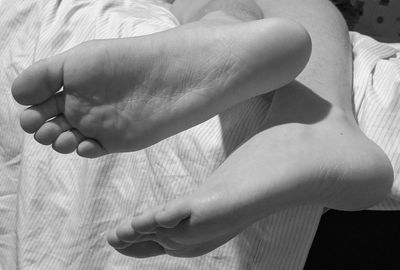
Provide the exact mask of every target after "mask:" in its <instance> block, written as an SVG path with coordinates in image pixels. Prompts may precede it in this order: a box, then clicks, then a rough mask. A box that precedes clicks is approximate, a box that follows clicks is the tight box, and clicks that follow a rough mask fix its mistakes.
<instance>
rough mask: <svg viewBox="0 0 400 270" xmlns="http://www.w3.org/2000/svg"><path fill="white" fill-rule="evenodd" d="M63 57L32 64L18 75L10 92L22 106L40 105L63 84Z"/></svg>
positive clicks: (59, 56) (58, 56)
mask: <svg viewBox="0 0 400 270" xmlns="http://www.w3.org/2000/svg"><path fill="white" fill-rule="evenodd" d="M63 65H64V57H63V55H62V54H60V55H57V56H54V57H51V58H48V59H44V60H41V61H38V62H36V63H34V64H33V65H32V66H30V67H29V68H27V69H26V70H24V71H23V72H22V74H21V75H19V76H18V77H17V78H16V79H15V81H14V83H13V85H12V89H11V92H12V94H13V96H14V99H15V100H16V101H17V102H18V103H20V104H22V105H34V104H40V103H42V102H43V101H45V100H46V99H48V98H49V97H51V96H52V95H54V94H55V93H56V92H57V91H58V90H60V88H61V86H62V84H63Z"/></svg>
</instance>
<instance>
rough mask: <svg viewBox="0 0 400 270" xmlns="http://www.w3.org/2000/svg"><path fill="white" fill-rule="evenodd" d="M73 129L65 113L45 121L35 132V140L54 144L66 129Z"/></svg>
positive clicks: (45, 143)
mask: <svg viewBox="0 0 400 270" xmlns="http://www.w3.org/2000/svg"><path fill="white" fill-rule="evenodd" d="M70 129H72V126H71V125H70V124H69V123H68V121H67V120H66V119H65V117H64V115H60V116H57V117H56V118H54V119H52V120H50V121H48V122H46V123H44V124H43V125H42V126H41V127H40V128H39V130H38V131H37V132H36V133H35V136H34V137H35V140H36V141H37V142H38V143H41V144H44V145H50V144H52V143H53V142H54V141H55V140H56V139H57V137H58V136H60V134H61V133H63V132H64V131H67V130H70Z"/></svg>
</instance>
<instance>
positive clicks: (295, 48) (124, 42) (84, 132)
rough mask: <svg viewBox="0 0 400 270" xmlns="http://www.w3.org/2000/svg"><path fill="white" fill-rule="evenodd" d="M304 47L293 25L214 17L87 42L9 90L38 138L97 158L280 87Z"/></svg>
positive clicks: (299, 62)
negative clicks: (144, 33)
mask: <svg viewBox="0 0 400 270" xmlns="http://www.w3.org/2000/svg"><path fill="white" fill-rule="evenodd" d="M237 36H241V37H242V38H241V39H240V40H238V39H237ZM271 36H274V39H271V38H270V37H271ZM210 48H211V49H210ZM138 52H139V53H138ZM309 53H310V44H309V37H308V34H307V33H306V31H305V30H304V28H302V27H301V26H299V25H298V24H296V23H293V22H290V21H288V20H282V19H277V18H275V19H269V20H258V21H252V22H246V23H243V22H242V20H241V19H239V18H236V17H234V16H224V17H218V18H217V19H216V18H215V16H212V14H210V15H209V16H207V17H205V18H203V19H202V20H200V21H198V22H194V23H189V24H186V25H184V26H181V27H177V28H175V29H171V30H169V31H164V32H161V33H156V34H153V35H148V36H143V37H136V38H125V39H114V40H101V41H99V40H97V41H90V42H87V43H85V44H82V45H80V46H77V47H75V48H73V49H71V50H69V51H67V52H65V53H63V54H60V55H57V56H55V57H52V58H49V59H45V60H42V61H40V62H38V63H36V64H34V65H33V66H31V67H29V68H28V69H27V70H25V71H24V72H23V73H22V74H21V75H20V76H19V77H18V78H17V79H16V80H15V82H14V84H13V88H12V92H13V95H14V97H15V99H16V100H17V101H18V102H20V103H21V104H24V105H33V106H31V107H30V108H28V109H27V110H25V111H24V112H23V113H22V115H21V126H22V128H23V129H24V130H25V131H27V132H29V133H35V135H34V137H35V139H36V140H37V141H38V142H40V143H42V144H46V145H47V144H52V146H53V148H54V149H55V150H56V151H58V152H61V153H70V152H72V151H75V150H77V152H78V154H80V155H81V156H84V157H92V158H93V157H98V156H101V155H104V154H107V153H112V152H127V151H135V150H140V149H142V148H145V147H147V146H150V145H152V144H154V143H156V142H158V141H160V140H162V139H165V138H167V137H169V136H171V135H173V134H176V133H178V132H180V131H183V130H185V129H187V128H189V127H192V126H194V125H196V124H199V123H201V122H203V121H205V120H207V119H209V118H211V117H212V116H214V115H216V114H217V113H219V112H221V111H223V110H225V109H226V108H228V107H230V106H232V105H234V104H236V103H238V102H240V101H243V100H246V99H248V98H249V97H252V96H255V95H259V94H261V93H264V92H269V91H272V90H274V89H276V88H278V87H281V86H282V85H284V84H287V83H288V82H290V81H291V80H293V79H294V78H295V77H296V76H297V74H298V73H299V72H300V71H301V70H302V69H303V68H304V66H305V64H306V62H307V60H308V57H309ZM259 85H263V86H264V87H258V86H259ZM60 87H63V91H62V92H58V93H57V91H58V90H59V89H60ZM53 117H54V119H52V118H53Z"/></svg>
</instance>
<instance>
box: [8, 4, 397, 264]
mask: <svg viewBox="0 0 400 270" xmlns="http://www.w3.org/2000/svg"><path fill="white" fill-rule="evenodd" d="M167 9H168V5H167V4H165V3H164V2H162V1H156V0H136V1H132V0H103V1H95V0H70V1H57V0H48V1H45V0H43V1H23V0H0V11H1V13H0V181H1V182H0V217H1V219H0V269H4V270H13V269H196V270H197V269H267V268H268V269H301V268H302V267H303V265H304V262H305V259H306V256H307V253H308V250H309V247H310V246H311V242H312V239H313V236H314V234H315V231H316V228H317V226H318V222H319V219H320V216H321V214H322V212H323V209H322V208H321V207H317V206H307V207H300V208H296V209H290V210H287V211H283V212H281V213H278V214H275V215H272V216H270V217H268V218H266V219H264V220H262V221H260V222H258V223H256V224H254V225H253V226H251V227H250V228H248V229H247V230H246V231H244V232H243V233H241V234H240V235H239V236H238V237H236V238H235V239H233V240H232V241H230V242H229V243H227V244H226V245H224V246H223V247H221V248H219V249H217V250H215V251H214V252H211V253H210V254H207V255H205V256H202V257H200V258H193V259H179V258H173V257H168V256H161V257H157V258H151V259H145V260H143V259H142V260H138V259H132V258H127V257H124V256H122V255H119V254H118V253H116V252H115V251H113V250H112V249H111V248H110V247H109V246H108V245H107V243H106V242H105V239H104V233H105V232H106V231H107V230H108V229H109V228H112V227H113V226H115V225H116V224H118V223H119V222H120V221H121V220H122V219H123V218H125V217H131V216H133V215H136V214H138V213H139V212H140V211H143V210H144V209H146V208H148V207H151V206H154V205H158V204H160V203H163V202H166V201H168V200H170V199H171V198H174V197H177V196H181V195H183V194H186V193H188V192H190V191H191V190H194V189H195V188H196V187H197V186H198V185H200V184H201V182H202V181H203V180H204V179H205V178H206V177H207V176H208V175H209V174H210V173H211V172H212V171H213V170H214V169H215V168H216V167H218V165H219V164H220V163H221V162H223V160H224V159H225V158H226V156H227V155H229V153H230V152H231V151H232V150H233V149H234V147H235V146H237V145H238V144H239V143H240V142H242V141H243V140H245V139H246V138H247V137H248V136H251V134H252V133H253V132H254V131H255V130H256V128H257V126H258V125H259V123H260V122H261V121H262V119H263V118H264V117H265V115H266V113H267V110H268V106H269V101H268V100H267V99H261V98H254V99H252V100H250V101H248V102H245V103H243V104H240V105H238V106H236V107H235V108H232V109H231V110H229V111H227V112H226V113H224V114H222V115H220V116H218V117H214V118H212V119H210V120H209V121H207V122H205V123H203V124H201V125H198V126H196V127H194V128H192V129H190V130H187V131H185V132H182V133H180V134H178V135H176V136H173V137H171V138H169V139H167V140H165V141H162V142H160V143H159V144H156V145H154V146H153V147H150V148H148V149H145V150H143V151H138V152H135V153H126V154H115V155H109V156H106V157H103V158H100V159H97V160H86V159H83V158H80V157H78V156H77V155H75V154H71V155H60V154H57V153H55V152H54V151H53V150H51V148H50V147H45V146H42V145H39V144H38V143H36V142H35V141H34V140H33V139H32V136H30V135H25V134H24V133H23V132H22V130H21V129H20V128H19V124H18V114H19V112H20V111H21V110H22V109H23V108H22V107H21V106H18V105H17V104H16V103H15V102H14V101H13V99H12V97H11V94H10V86H11V84H12V82H13V80H14V79H15V77H16V76H17V74H19V73H20V72H21V71H22V70H23V69H24V68H26V67H28V66H29V65H30V64H31V63H33V62H34V61H37V60H39V59H42V58H45V57H49V56H51V55H54V54H56V53H59V52H61V51H64V50H66V49H68V48H71V47H73V46H74V45H77V44H79V43H81V42H83V41H85V40H89V39H101V38H118V37H127V36H137V35H145V34H150V33H153V32H157V31H162V30H166V29H169V28H172V27H175V26H177V24H178V23H177V20H176V19H175V18H174V17H173V16H172V14H171V13H170V12H169V11H168V10H167ZM351 37H352V42H353V44H354V52H355V53H354V55H355V62H354V63H355V64H354V67H355V83H354V89H355V103H356V104H355V109H356V113H357V116H358V119H359V122H360V125H361V127H362V128H363V129H364V130H365V132H366V134H367V135H368V136H370V137H371V138H372V139H374V140H375V141H377V142H378V143H379V144H380V145H381V147H383V148H384V150H385V151H387V153H388V154H389V156H390V158H391V159H392V162H393V163H394V165H395V170H396V183H395V185H394V186H393V192H392V194H391V198H389V199H388V200H387V201H386V202H385V203H383V204H381V205H379V206H377V207H376V209H399V207H398V206H399V204H398V203H397V200H399V196H400V191H399V190H400V184H399V182H400V181H399V174H400V169H399V161H400V159H399V156H400V149H399V145H400V142H399V136H396V134H397V135H399V133H400V131H399V129H400V124H399V113H398V112H399V111H400V108H399V106H400V102H399V100H400V98H399V96H400V94H399V81H400V79H399V78H400V71H399V70H400V55H399V51H398V50H396V49H394V48H392V47H390V46H387V45H384V44H381V43H378V42H376V41H374V40H372V39H369V38H368V37H365V36H362V35H359V34H357V33H351ZM388 73H390V74H391V75H390V77H388V75H387V74H388ZM377 83H379V85H378V86H377Z"/></svg>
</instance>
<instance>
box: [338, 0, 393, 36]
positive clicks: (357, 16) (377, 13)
mask: <svg viewBox="0 0 400 270" xmlns="http://www.w3.org/2000/svg"><path fill="white" fill-rule="evenodd" d="M331 1H332V2H333V3H334V4H335V5H336V6H337V7H338V9H339V10H340V11H341V12H342V14H343V16H344V17H345V19H346V21H347V24H348V26H349V29H350V30H354V31H357V32H360V33H363V34H366V35H369V36H372V37H373V38H375V39H377V40H379V41H383V42H400V1H399V0H331Z"/></svg>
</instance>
